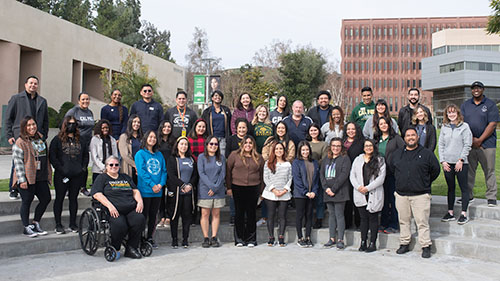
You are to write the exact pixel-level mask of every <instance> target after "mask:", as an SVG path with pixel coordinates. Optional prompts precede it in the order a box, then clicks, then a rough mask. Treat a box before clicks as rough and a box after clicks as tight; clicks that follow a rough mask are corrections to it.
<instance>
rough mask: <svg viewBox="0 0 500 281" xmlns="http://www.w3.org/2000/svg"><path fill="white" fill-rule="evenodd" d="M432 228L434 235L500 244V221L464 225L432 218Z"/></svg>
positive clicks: (480, 221)
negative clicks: (483, 240) (477, 239)
mask: <svg viewBox="0 0 500 281" xmlns="http://www.w3.org/2000/svg"><path fill="white" fill-rule="evenodd" d="M430 228H431V232H432V233H439V234H440V235H453V236H458V237H462V238H464V239H476V238H480V239H485V240H490V241H492V242H493V243H498V242H500V221H496V220H488V219H473V220H469V222H468V223H466V224H464V225H459V224H458V223H457V222H456V221H450V222H442V221H441V218H436V217H431V218H430Z"/></svg>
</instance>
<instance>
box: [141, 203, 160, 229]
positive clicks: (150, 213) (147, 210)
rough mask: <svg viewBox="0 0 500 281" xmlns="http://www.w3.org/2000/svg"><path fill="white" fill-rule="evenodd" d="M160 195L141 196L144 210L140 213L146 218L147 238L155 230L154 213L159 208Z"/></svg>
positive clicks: (155, 213) (156, 212)
mask: <svg viewBox="0 0 500 281" xmlns="http://www.w3.org/2000/svg"><path fill="white" fill-rule="evenodd" d="M160 201H161V197H143V198H142V202H143V203H144V210H143V211H142V214H143V215H144V218H145V219H146V220H147V225H148V234H147V236H146V238H147V239H152V238H153V234H154V232H155V230H156V215H157V214H158V208H160Z"/></svg>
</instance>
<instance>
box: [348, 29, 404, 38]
mask: <svg viewBox="0 0 500 281" xmlns="http://www.w3.org/2000/svg"><path fill="white" fill-rule="evenodd" d="M351 31H352V29H351ZM351 33H352V32H351ZM351 36H352V35H351ZM406 36H410V27H407V28H406Z"/></svg>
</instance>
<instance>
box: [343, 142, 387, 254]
mask: <svg viewBox="0 0 500 281" xmlns="http://www.w3.org/2000/svg"><path fill="white" fill-rule="evenodd" d="M363 152H364V153H363V154H361V155H359V156H358V157H356V159H354V162H353V163H352V168H351V175H350V177H349V179H350V180H351V184H352V186H353V187H354V192H353V201H354V205H356V207H357V208H358V210H359V216H360V217H361V225H360V228H361V246H360V247H359V251H361V252H363V251H364V252H367V253H370V252H374V251H376V250H377V235H378V215H379V213H380V211H382V208H383V207H384V179H385V161H384V158H382V157H380V156H379V154H378V148H377V144H376V143H375V141H374V140H371V139H367V140H365V142H364V149H363ZM368 230H370V244H369V245H368V247H367V240H368Z"/></svg>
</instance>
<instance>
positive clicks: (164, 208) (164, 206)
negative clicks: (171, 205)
mask: <svg viewBox="0 0 500 281" xmlns="http://www.w3.org/2000/svg"><path fill="white" fill-rule="evenodd" d="M166 189H167V186H164V187H162V188H161V200H160V209H159V210H158V216H159V218H160V219H164V218H166V215H167V198H166V197H165V196H166V194H165V193H166V191H167V190H166Z"/></svg>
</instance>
